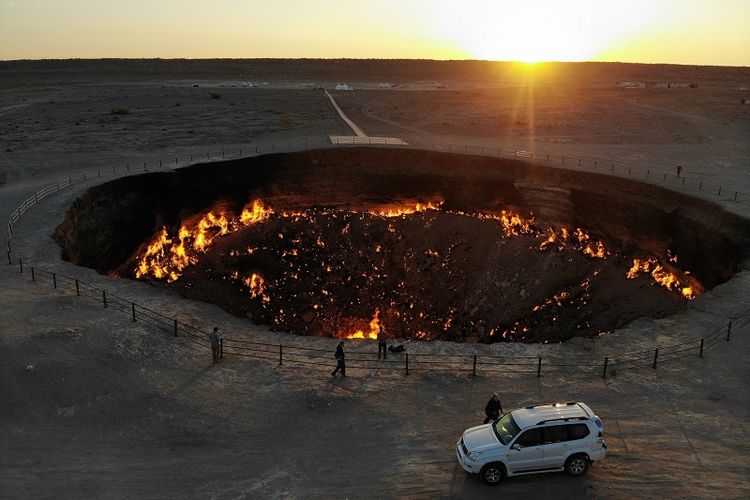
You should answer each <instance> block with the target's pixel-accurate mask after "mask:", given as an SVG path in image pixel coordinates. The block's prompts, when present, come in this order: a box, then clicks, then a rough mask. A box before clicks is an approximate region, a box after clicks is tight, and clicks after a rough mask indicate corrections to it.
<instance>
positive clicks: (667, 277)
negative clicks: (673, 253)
mask: <svg viewBox="0 0 750 500" xmlns="http://www.w3.org/2000/svg"><path fill="white" fill-rule="evenodd" d="M639 273H650V274H651V278H652V279H653V280H654V282H655V283H656V284H658V285H660V286H663V287H664V288H666V289H667V290H672V291H677V292H679V293H681V294H682V296H683V297H685V298H686V299H688V300H692V299H694V298H695V297H696V295H697V294H696V291H695V290H694V289H693V287H692V286H688V285H685V286H683V284H682V283H681V282H680V279H679V277H678V276H677V275H676V274H675V273H673V272H671V271H669V270H668V269H666V268H665V267H664V266H662V265H661V264H660V263H659V262H658V261H657V260H656V259H655V258H653V257H649V258H648V259H645V260H644V259H633V265H632V266H631V267H630V269H629V270H628V272H627V274H626V275H625V277H626V278H627V279H629V280H632V279H635V278H636V277H637V276H638V274H639Z"/></svg>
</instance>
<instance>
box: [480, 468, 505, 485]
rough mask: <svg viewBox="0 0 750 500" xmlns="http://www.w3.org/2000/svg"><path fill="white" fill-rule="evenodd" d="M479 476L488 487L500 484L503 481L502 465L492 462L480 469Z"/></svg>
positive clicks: (503, 471)
mask: <svg viewBox="0 0 750 500" xmlns="http://www.w3.org/2000/svg"><path fill="white" fill-rule="evenodd" d="M479 475H480V476H482V481H484V482H485V483H487V484H489V485H490V486H495V485H496V484H500V482H501V481H502V480H503V476H504V475H505V470H504V469H503V464H501V463H499V462H493V463H491V464H487V465H485V466H484V467H482V470H481V471H480V472H479Z"/></svg>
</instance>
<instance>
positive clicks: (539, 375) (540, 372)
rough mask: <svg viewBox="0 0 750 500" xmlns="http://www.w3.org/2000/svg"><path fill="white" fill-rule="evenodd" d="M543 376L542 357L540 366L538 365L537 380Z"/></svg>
mask: <svg viewBox="0 0 750 500" xmlns="http://www.w3.org/2000/svg"><path fill="white" fill-rule="evenodd" d="M541 376H542V357H541V356H539V364H537V365H536V378H539V377H541Z"/></svg>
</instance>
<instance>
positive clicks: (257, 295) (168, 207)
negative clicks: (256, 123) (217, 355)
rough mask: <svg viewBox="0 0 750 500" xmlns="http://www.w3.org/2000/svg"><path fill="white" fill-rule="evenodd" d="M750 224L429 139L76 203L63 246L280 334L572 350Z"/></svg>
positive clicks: (272, 158) (654, 300)
mask: <svg viewBox="0 0 750 500" xmlns="http://www.w3.org/2000/svg"><path fill="white" fill-rule="evenodd" d="M748 234H750V231H748V227H747V225H746V221H744V220H743V219H741V218H739V217H736V216H733V215H731V214H729V213H727V212H724V211H722V210H721V209H719V208H718V207H717V206H715V205H713V204H710V203H708V202H706V201H702V200H699V199H695V198H691V197H688V196H686V195H683V194H680V193H676V192H673V191H669V190H666V189H664V188H661V187H658V186H654V185H650V184H642V183H637V182H634V181H631V180H628V179H622V178H618V177H613V176H606V175H596V174H592V173H585V172H576V171H569V170H562V169H554V168H548V167H542V166H537V165H533V164H529V163H524V162H520V161H512V160H505V159H498V158H487V157H479V156H468V155H456V154H446V153H435V152H427V151H418V150H400V149H385V148H383V149H377V148H347V149H323V150H316V151H308V152H302V153H289V154H277V155H266V156H261V157H255V158H247V159H242V160H236V161H229V162H223V163H212V164H202V165H195V166H193V167H189V168H185V169H181V170H177V171H174V172H170V173H153V174H144V175H139V176H133V177H126V178H122V179H118V180H115V181H112V182H109V183H106V184H103V185H100V186H96V187H93V188H91V189H90V190H89V191H88V192H87V193H85V195H84V196H82V197H81V198H79V199H78V200H76V202H75V203H74V205H73V206H72V207H71V208H70V210H69V211H68V213H67V214H66V218H65V221H64V222H63V223H62V224H61V225H60V226H59V227H58V228H57V230H56V232H55V239H56V240H57V241H58V243H59V244H60V245H61V247H62V252H63V258H65V259H68V260H71V261H72V262H74V263H76V264H79V265H84V266H88V267H92V268H94V269H96V270H98V271H99V272H102V273H110V274H115V275H118V276H122V277H127V278H133V279H139V280H145V281H148V282H151V283H152V284H153V285H154V286H163V287H171V288H173V289H175V290H177V291H179V292H180V293H182V294H183V295H185V296H186V297H189V298H192V299H196V300H203V301H208V302H212V303H215V304H217V305H219V306H221V307H223V308H224V309H226V310H227V311H229V312H231V313H233V314H237V315H240V316H243V317H247V318H249V319H251V320H252V321H255V322H257V323H262V324H268V325H270V326H271V327H272V329H274V330H279V331H287V332H290V333H296V334H301V335H315V336H329V337H341V338H368V337H369V338H374V337H375V336H376V335H377V333H378V332H379V331H380V330H381V329H385V330H386V331H387V332H388V334H389V336H391V337H408V338H420V339H425V340H437V339H440V340H454V341H465V342H535V343H548V342H561V341H565V340H568V339H570V338H572V337H575V336H584V337H595V336H599V335H602V334H604V333H606V332H607V331H609V330H612V329H615V328H619V327H622V326H624V325H626V324H627V323H629V322H630V321H632V320H634V319H636V318H639V317H642V316H652V317H655V316H664V315H668V314H672V313H675V312H677V311H679V310H680V308H682V307H684V306H685V304H686V303H687V302H688V301H690V300H692V299H694V298H696V297H698V296H699V295H700V294H702V293H705V291H707V290H710V289H711V288H713V287H714V286H716V285H718V284H720V283H722V282H724V281H726V280H727V279H729V278H730V277H731V275H732V274H733V273H734V272H736V271H737V269H738V268H739V266H740V265H741V264H742V262H743V260H745V259H746V258H747V255H746V253H747V248H748V245H747V238H748V236H747V235H748Z"/></svg>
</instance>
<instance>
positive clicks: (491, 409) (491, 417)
mask: <svg viewBox="0 0 750 500" xmlns="http://www.w3.org/2000/svg"><path fill="white" fill-rule="evenodd" d="M484 413H485V415H487V418H485V419H484V423H485V424H487V423H489V422H494V421H495V420H497V419H498V418H500V415H502V414H503V405H502V404H500V395H499V394H498V393H496V392H494V393H492V397H491V398H490V400H489V401H487V406H485V407H484Z"/></svg>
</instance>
